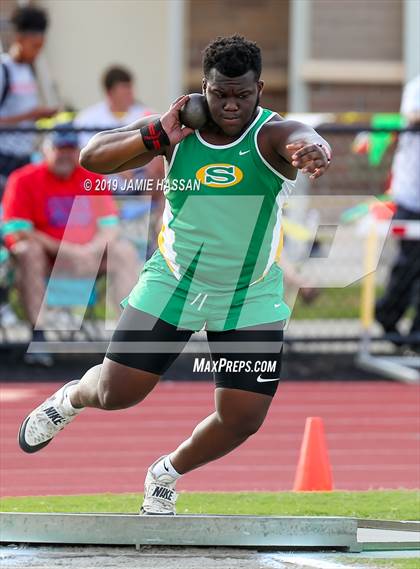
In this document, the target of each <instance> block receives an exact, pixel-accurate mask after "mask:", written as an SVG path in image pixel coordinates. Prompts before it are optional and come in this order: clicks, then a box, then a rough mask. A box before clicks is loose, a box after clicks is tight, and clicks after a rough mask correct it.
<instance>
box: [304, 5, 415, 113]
mask: <svg viewBox="0 0 420 569" xmlns="http://www.w3.org/2000/svg"><path fill="white" fill-rule="evenodd" d="M297 1H299V0H297ZM309 9H310V22H311V23H310V30H311V34H310V35H311V37H310V44H309V45H310V47H309V54H308V56H309V61H308V62H307V65H306V66H305V69H304V70H303V72H304V74H305V77H306V79H307V81H308V83H309V107H310V109H309V110H311V111H349V110H352V111H362V112H363V111H367V112H372V111H377V112H381V111H383V112H384V111H397V110H398V108H399V104H400V97H401V83H402V81H403V80H404V65H403V9H404V5H403V1H402V0H375V1H374V2H362V1H355V0H340V2H336V1H334V0H312V1H311V2H310V5H309Z"/></svg>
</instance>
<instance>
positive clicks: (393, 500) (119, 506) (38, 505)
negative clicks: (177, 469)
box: [0, 490, 420, 520]
mask: <svg viewBox="0 0 420 569" xmlns="http://www.w3.org/2000/svg"><path fill="white" fill-rule="evenodd" d="M141 500H142V497H141V495H139V494H94V495H83V496H32V497H19V498H3V499H1V500H0V508H1V510H2V511H3V512H91V513H95V512H108V513H111V512H118V513H137V512H138V509H139V505H140V503H141ZM177 511H178V513H180V514H186V513H190V514H201V513H205V514H245V515H251V514H255V515H267V516H270V515H277V516H349V517H358V518H379V519H390V520H418V519H420V492H419V491H415V490H390V491H387V490H386V491H385V490H384V491H381V490H379V491H369V492H299V493H294V492H276V493H274V492H273V493H268V492H229V493H181V494H180V497H179V501H178V506H177Z"/></svg>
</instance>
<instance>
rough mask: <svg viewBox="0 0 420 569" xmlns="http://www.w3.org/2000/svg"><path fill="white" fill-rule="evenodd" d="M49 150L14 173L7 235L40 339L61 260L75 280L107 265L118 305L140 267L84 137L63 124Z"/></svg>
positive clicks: (41, 357) (31, 357) (40, 357)
mask: <svg viewBox="0 0 420 569" xmlns="http://www.w3.org/2000/svg"><path fill="white" fill-rule="evenodd" d="M67 126H68V125H67ZM43 150H44V156H45V159H44V161H43V162H41V163H39V164H30V165H27V166H24V167H23V168H20V169H18V170H16V171H15V172H14V173H13V174H12V175H11V176H10V178H9V180H8V183H7V185H6V190H5V193H4V198H3V204H2V205H3V233H4V235H5V241H6V245H7V247H8V248H9V250H10V252H11V255H12V258H13V260H14V263H15V266H16V276H17V287H18V290H19V293H20V297H21V301H22V305H23V307H24V310H25V313H26V316H27V318H28V321H29V322H30V324H31V326H32V330H33V332H32V338H33V340H36V341H43V340H44V333H43V330H42V327H43V318H44V315H43V311H41V307H42V303H43V300H44V295H45V290H46V281H47V278H48V276H49V274H50V272H51V270H52V267H53V266H54V271H58V272H60V273H61V272H62V273H63V274H66V275H72V276H74V277H75V278H84V277H85V278H88V277H95V276H96V275H97V273H98V269H99V273H104V272H105V271H107V272H108V275H109V277H110V286H111V291H110V292H111V299H112V301H113V304H114V305H115V306H118V305H119V302H120V301H121V300H122V299H123V298H124V297H125V296H127V294H128V293H129V292H130V290H131V288H132V287H133V285H134V284H135V282H136V279H137V276H138V275H137V273H138V265H139V263H138V259H137V254H136V251H135V249H134V247H133V246H132V245H131V243H129V242H128V241H125V240H124V239H122V238H121V237H120V233H119V227H118V216H117V209H116V207H115V204H114V201H113V199H112V197H111V195H109V194H105V195H104V193H103V192H101V193H100V195H98V193H96V195H94V194H95V191H94V188H95V184H96V183H97V180H98V179H99V180H100V179H102V178H101V176H98V175H97V174H92V173H91V172H88V171H86V170H85V169H84V168H82V167H81V166H79V162H78V160H79V144H78V138H77V135H76V134H75V133H74V132H69V131H68V129H66V128H61V129H60V130H59V131H56V132H55V133H54V134H53V135H51V136H50V137H48V138H47V139H46V140H45V142H44V148H43ZM86 181H88V182H86ZM86 183H87V185H88V186H89V184H90V185H91V187H92V191H91V192H86V190H85V188H86ZM76 198H77V200H76ZM107 245H108V247H107ZM104 253H105V257H104ZM123 267H124V270H123V271H122V268H123ZM117 271H118V273H117ZM35 325H36V328H37V329H36V330H34V328H35ZM26 361H27V362H28V363H36V364H43V365H52V363H53V362H52V358H51V357H50V356H49V355H48V354H26Z"/></svg>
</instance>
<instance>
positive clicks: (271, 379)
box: [257, 375, 280, 383]
mask: <svg viewBox="0 0 420 569" xmlns="http://www.w3.org/2000/svg"><path fill="white" fill-rule="evenodd" d="M257 381H258V383H265V382H266V381H280V378H279V377H261V376H260V375H259V376H258V377H257Z"/></svg>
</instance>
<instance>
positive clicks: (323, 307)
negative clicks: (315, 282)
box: [292, 284, 383, 320]
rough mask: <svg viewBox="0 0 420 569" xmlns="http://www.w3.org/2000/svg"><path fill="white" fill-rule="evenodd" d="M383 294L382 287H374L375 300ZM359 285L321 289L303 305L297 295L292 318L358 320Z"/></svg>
mask: <svg viewBox="0 0 420 569" xmlns="http://www.w3.org/2000/svg"><path fill="white" fill-rule="evenodd" d="M382 294H383V287H381V286H377V287H376V292H375V295H376V298H379V297H380V296H382ZM360 298H361V287H360V285H359V284H358V285H354V286H347V287H344V288H322V289H320V290H319V296H318V297H317V298H316V299H315V300H314V301H313V302H312V303H311V304H305V303H304V302H303V301H302V297H301V296H300V295H298V298H297V300H296V303H295V306H294V307H293V314H292V318H294V319H296V320H318V319H323V318H329V319H341V318H356V319H357V318H359V317H360Z"/></svg>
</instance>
